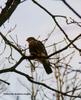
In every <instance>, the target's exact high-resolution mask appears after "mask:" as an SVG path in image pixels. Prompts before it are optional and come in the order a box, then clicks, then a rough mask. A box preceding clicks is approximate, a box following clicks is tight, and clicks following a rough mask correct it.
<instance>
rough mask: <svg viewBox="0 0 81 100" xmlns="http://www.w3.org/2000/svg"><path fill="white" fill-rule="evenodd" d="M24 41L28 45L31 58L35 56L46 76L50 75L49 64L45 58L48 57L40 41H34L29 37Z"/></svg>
mask: <svg viewBox="0 0 81 100" xmlns="http://www.w3.org/2000/svg"><path fill="white" fill-rule="evenodd" d="M26 41H28V43H29V52H30V54H31V55H32V56H35V57H36V59H37V60H38V61H40V62H41V63H42V64H43V66H44V69H45V71H46V73H47V74H50V73H52V69H51V67H50V62H49V60H48V59H46V58H45V57H47V56H48V54H47V51H46V49H45V47H44V45H43V43H42V42H41V41H38V40H36V39H35V38H34V37H29V38H28V39H27V40H26Z"/></svg>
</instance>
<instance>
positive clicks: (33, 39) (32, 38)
mask: <svg viewBox="0 0 81 100" xmlns="http://www.w3.org/2000/svg"><path fill="white" fill-rule="evenodd" d="M35 40H36V39H35V38H34V37H29V38H27V39H26V41H27V42H29V43H30V42H31V41H35Z"/></svg>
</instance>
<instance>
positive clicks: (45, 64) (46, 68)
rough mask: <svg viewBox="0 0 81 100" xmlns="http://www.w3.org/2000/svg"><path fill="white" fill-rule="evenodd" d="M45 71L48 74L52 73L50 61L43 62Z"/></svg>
mask: <svg viewBox="0 0 81 100" xmlns="http://www.w3.org/2000/svg"><path fill="white" fill-rule="evenodd" d="M42 64H43V66H44V69H45V71H46V73H47V74H51V73H52V69H51V67H50V62H49V61H48V60H45V61H43V62H42Z"/></svg>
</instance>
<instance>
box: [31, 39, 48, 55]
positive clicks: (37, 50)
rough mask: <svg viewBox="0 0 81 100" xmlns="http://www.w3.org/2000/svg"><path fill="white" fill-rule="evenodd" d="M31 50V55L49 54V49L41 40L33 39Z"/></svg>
mask: <svg viewBox="0 0 81 100" xmlns="http://www.w3.org/2000/svg"><path fill="white" fill-rule="evenodd" d="M29 51H30V53H31V55H38V54H40V55H42V56H47V51H46V49H45V47H44V45H43V43H42V42H41V41H37V40H35V41H33V42H31V43H30V44H29Z"/></svg>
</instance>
